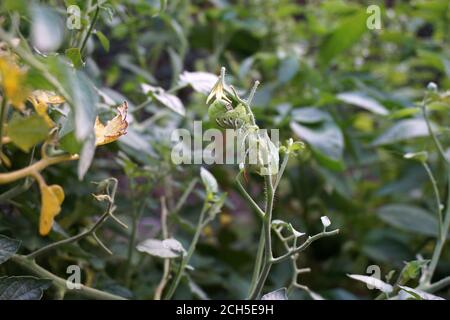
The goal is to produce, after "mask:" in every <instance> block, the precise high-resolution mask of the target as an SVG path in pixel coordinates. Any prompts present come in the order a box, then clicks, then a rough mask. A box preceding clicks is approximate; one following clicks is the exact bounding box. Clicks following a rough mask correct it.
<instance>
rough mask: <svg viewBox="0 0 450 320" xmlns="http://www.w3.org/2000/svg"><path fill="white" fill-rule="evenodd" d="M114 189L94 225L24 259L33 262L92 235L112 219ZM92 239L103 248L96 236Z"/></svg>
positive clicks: (115, 187)
mask: <svg viewBox="0 0 450 320" xmlns="http://www.w3.org/2000/svg"><path fill="white" fill-rule="evenodd" d="M116 189H117V183H116V184H115V186H114V188H113V191H112V194H111V196H110V197H111V201H110V202H109V203H108V207H107V209H106V211H105V212H104V213H103V214H102V216H101V217H100V219H98V220H97V222H96V223H95V224H94V225H92V227H90V228H89V229H88V230H86V231H84V232H81V233H79V234H77V235H75V236H73V237H70V238H67V239H64V240H61V241H57V242H55V243H52V244H49V245H47V246H45V247H43V248H41V249H38V250H36V251H34V252H32V253H30V254H28V255H27V256H26V258H27V259H31V260H34V259H36V258H37V257H38V256H40V255H42V254H44V253H47V252H49V251H51V250H55V249H56V248H58V247H60V246H63V245H66V244H70V243H74V242H77V241H79V240H81V239H83V238H85V237H87V236H90V235H94V234H95V231H96V230H97V229H98V228H100V227H101V226H102V224H103V223H104V222H105V221H106V220H107V219H108V217H114V216H113V213H112V211H113V208H114V197H115V194H116ZM114 219H117V218H115V217H114ZM94 238H95V239H96V241H97V243H98V244H99V245H100V246H101V247H104V245H103V243H102V242H101V241H100V240H99V239H98V238H97V237H96V236H95V237H94ZM107 251H109V250H108V249H107Z"/></svg>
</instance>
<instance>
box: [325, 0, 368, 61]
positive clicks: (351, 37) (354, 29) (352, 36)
mask: <svg viewBox="0 0 450 320" xmlns="http://www.w3.org/2000/svg"><path fill="white" fill-rule="evenodd" d="M366 20H367V14H366V12H365V9H363V8H361V11H359V12H357V13H356V14H354V15H352V16H350V17H346V18H344V19H342V21H341V23H340V24H339V25H338V26H337V28H336V29H335V30H333V31H332V32H331V33H330V34H329V35H328V36H327V37H326V38H325V41H324V42H323V43H322V45H321V47H320V52H319V59H320V61H321V62H322V63H323V64H328V63H329V62H330V61H331V60H332V59H333V58H334V57H336V56H337V55H339V54H340V53H343V52H344V51H345V50H347V49H349V48H350V47H352V46H353V45H354V44H355V43H356V42H358V41H359V39H361V37H362V35H363V34H364V33H365V32H366V31H367V30H368V29H367V26H366Z"/></svg>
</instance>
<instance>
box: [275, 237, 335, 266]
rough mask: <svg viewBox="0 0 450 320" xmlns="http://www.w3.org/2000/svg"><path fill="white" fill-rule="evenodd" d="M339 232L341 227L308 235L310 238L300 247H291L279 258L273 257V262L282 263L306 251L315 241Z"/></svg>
mask: <svg viewBox="0 0 450 320" xmlns="http://www.w3.org/2000/svg"><path fill="white" fill-rule="evenodd" d="M338 233H339V229H335V230H333V231H323V232H321V233H318V234H316V235H314V236H312V237H308V239H307V240H306V241H305V242H303V243H302V244H301V245H300V246H299V247H297V248H295V249H291V250H290V251H289V252H287V253H285V254H284V255H282V256H279V257H277V258H273V259H272V262H273V263H280V262H282V261H285V260H286V259H288V258H289V257H290V256H292V255H294V254H297V253H299V252H302V251H304V250H305V249H306V248H308V247H309V246H310V245H311V244H312V243H313V242H314V241H316V240H319V239H321V238H324V237H330V236H334V235H336V234H338Z"/></svg>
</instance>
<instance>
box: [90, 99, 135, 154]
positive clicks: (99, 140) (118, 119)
mask: <svg viewBox="0 0 450 320" xmlns="http://www.w3.org/2000/svg"><path fill="white" fill-rule="evenodd" d="M117 111H118V114H117V116H115V117H114V118H113V119H112V120H110V121H108V123H107V124H106V126H105V125H104V124H102V123H101V122H100V119H99V118H98V117H97V119H96V120H95V138H96V141H95V144H96V145H97V146H101V145H103V144H107V143H111V142H113V141H116V140H117V139H119V138H120V137H121V136H123V135H124V134H126V133H127V128H128V122H127V111H128V104H127V102H126V101H125V102H124V103H122V104H121V105H120V106H119V107H118V108H117Z"/></svg>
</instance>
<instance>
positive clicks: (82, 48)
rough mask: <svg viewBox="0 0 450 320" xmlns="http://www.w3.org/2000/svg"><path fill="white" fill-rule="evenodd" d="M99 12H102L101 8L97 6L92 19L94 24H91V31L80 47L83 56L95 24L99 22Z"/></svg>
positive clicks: (89, 30)
mask: <svg viewBox="0 0 450 320" xmlns="http://www.w3.org/2000/svg"><path fill="white" fill-rule="evenodd" d="M99 11H100V6H98V5H97V6H96V8H95V12H94V17H93V18H92V22H91V24H90V26H89V29H88V31H87V33H86V35H85V36H84V40H83V42H82V44H81V47H80V53H81V54H83V51H84V49H85V47H86V44H87V41H88V39H89V36H90V35H91V33H92V30H93V28H94V26H95V23H96V22H97V18H98V13H99Z"/></svg>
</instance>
